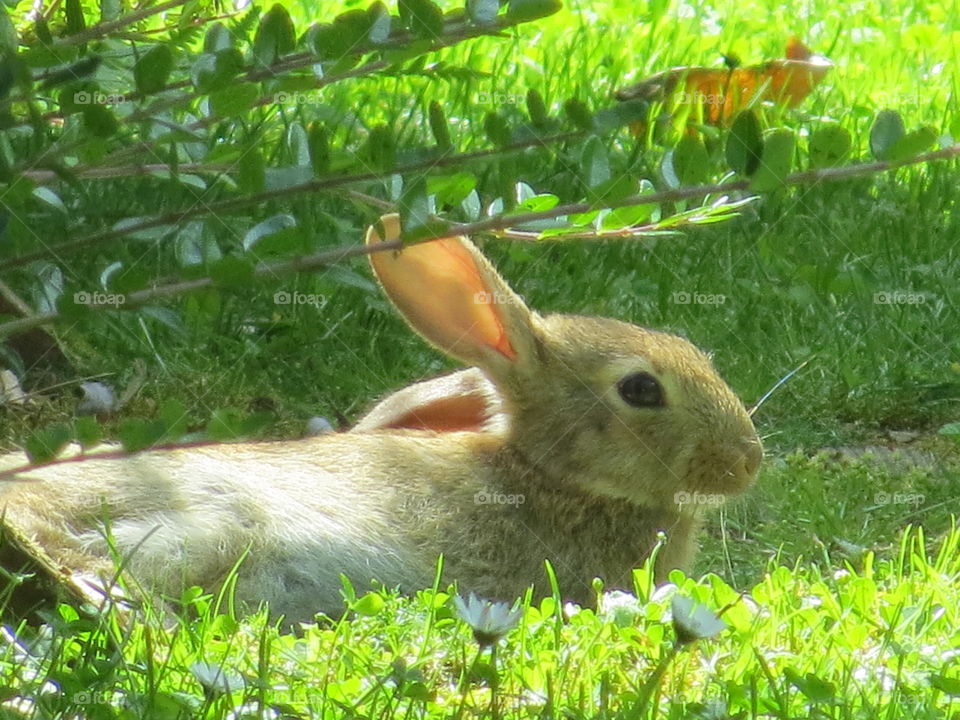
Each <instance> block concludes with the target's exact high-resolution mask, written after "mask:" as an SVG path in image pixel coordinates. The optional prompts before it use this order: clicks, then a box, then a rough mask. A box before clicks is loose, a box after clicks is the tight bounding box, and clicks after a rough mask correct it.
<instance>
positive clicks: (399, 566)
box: [0, 430, 695, 621]
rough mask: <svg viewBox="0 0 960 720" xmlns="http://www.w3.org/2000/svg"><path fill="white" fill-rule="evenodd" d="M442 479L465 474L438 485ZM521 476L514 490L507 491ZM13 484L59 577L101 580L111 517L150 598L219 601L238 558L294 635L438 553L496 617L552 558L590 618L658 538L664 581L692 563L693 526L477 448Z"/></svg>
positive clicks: (175, 463)
mask: <svg viewBox="0 0 960 720" xmlns="http://www.w3.org/2000/svg"><path fill="white" fill-rule="evenodd" d="M294 451H295V454H294ZM384 467H390V468H391V472H390V473H389V474H386V473H384V472H383V468H384ZM451 467H455V468H458V469H459V471H460V472H459V474H457V475H450V474H445V475H443V476H442V479H437V478H439V477H441V476H440V475H439V470H441V469H443V470H444V471H449V469H450V468H451ZM407 469H408V470H407ZM498 471H499V472H498ZM517 473H520V474H521V475H522V476H523V477H524V478H525V480H524V483H523V484H522V485H520V486H519V487H518V486H517V485H516V483H514V482H512V478H514V477H516V476H517ZM398 477H399V478H403V479H404V480H403V482H402V483H398V482H397V478H398ZM21 478H22V479H23V480H27V481H28V482H25V483H10V484H8V485H6V486H5V487H4V488H3V491H2V493H0V502H2V503H3V504H4V505H5V506H6V513H7V515H6V518H5V519H6V521H7V522H10V523H13V524H15V525H16V526H17V527H18V528H19V529H20V530H21V531H24V532H26V533H28V534H29V535H32V536H33V537H34V538H35V539H36V540H37V542H38V544H39V545H41V546H42V547H44V548H45V549H46V550H47V551H48V552H49V553H50V555H51V556H52V558H53V559H54V560H55V561H56V562H58V563H61V564H63V565H65V566H67V567H70V568H73V569H76V570H80V571H85V572H87V573H96V574H99V575H101V576H104V577H109V576H110V574H111V573H112V571H113V564H112V562H111V561H110V560H109V558H110V557H111V552H110V550H109V549H108V545H107V540H106V539H105V536H104V526H103V523H102V522H101V520H102V519H103V518H109V534H110V536H111V538H112V542H113V543H114V545H115V549H116V554H117V555H118V556H120V557H129V560H128V561H127V562H128V564H127V567H128V569H129V571H130V572H131V574H132V575H133V577H135V578H137V579H138V581H140V582H141V583H143V585H144V587H145V588H146V589H149V590H154V591H157V592H160V593H162V594H165V595H168V596H171V597H174V598H175V597H179V595H180V593H181V591H182V590H183V589H184V588H185V587H189V586H191V585H201V586H204V587H215V586H217V585H218V584H219V583H220V582H222V581H223V580H224V579H225V577H226V574H227V573H228V572H229V571H230V570H231V568H232V567H233V565H234V564H235V563H236V562H237V561H238V560H239V559H240V558H241V557H242V556H243V555H244V553H247V554H248V555H247V557H246V558H245V559H244V562H243V565H242V571H241V572H240V574H239V577H238V582H237V597H238V600H240V601H241V602H242V603H243V604H244V605H246V606H247V607H255V606H256V605H257V603H259V602H261V601H268V602H269V603H270V607H271V608H272V609H273V611H274V612H276V613H278V614H284V615H286V616H287V618H288V619H290V620H291V621H297V620H303V621H306V620H308V619H309V618H310V617H312V615H313V614H314V613H315V612H317V611H321V610H324V611H327V612H330V613H334V612H336V611H337V609H338V608H340V607H341V606H342V599H341V596H340V582H339V575H340V573H343V574H344V575H346V576H347V577H349V578H350V579H351V580H352V581H353V582H354V583H356V585H357V586H358V588H365V587H368V586H369V585H370V583H371V581H373V580H376V581H378V582H380V583H383V584H384V585H386V586H388V587H393V586H400V587H401V588H402V589H403V590H406V591H412V590H415V589H418V588H423V587H427V586H429V585H430V583H431V582H432V580H433V575H434V570H435V568H434V562H435V559H436V556H437V554H439V553H443V554H444V556H445V577H448V578H450V579H454V578H455V579H457V581H458V582H459V584H460V586H461V588H462V589H463V591H473V592H476V593H478V594H480V595H483V596H486V597H491V598H503V599H507V600H509V599H513V598H514V597H517V596H519V595H521V594H522V593H523V592H524V590H525V588H526V587H527V586H528V585H531V584H536V586H537V591H538V592H541V593H542V592H544V591H546V590H547V588H546V576H545V574H544V570H543V561H544V559H548V560H550V561H551V563H552V564H553V566H554V569H555V570H556V573H557V576H558V579H559V582H560V585H561V587H562V588H563V589H564V591H565V593H566V594H567V595H568V596H569V597H570V598H571V599H573V600H577V601H581V602H587V601H589V599H590V596H591V590H590V581H591V579H592V578H593V577H595V576H600V577H603V578H605V579H606V580H607V582H608V585H609V586H610V587H621V588H629V587H630V585H629V582H630V571H631V569H632V568H634V567H636V566H637V565H638V564H641V563H642V561H643V559H644V558H645V557H646V555H647V554H648V553H649V551H650V549H651V548H652V547H653V545H654V543H655V541H656V534H657V532H658V531H659V530H664V531H666V532H667V533H668V537H669V538H670V542H669V543H668V545H667V546H666V547H665V548H664V549H663V553H662V555H661V559H660V561H661V566H662V567H664V568H667V569H669V568H672V567H685V566H686V565H687V562H688V561H689V559H690V556H691V555H692V552H693V543H692V539H693V537H694V528H693V524H694V523H695V519H694V516H693V515H690V514H681V513H678V512H677V511H676V508H673V509H671V508H669V507H666V508H644V507H639V506H637V505H636V504H634V503H631V502H628V501H626V500H618V499H613V498H603V497H598V496H595V495H593V494H591V493H589V492H586V491H584V490H581V489H579V488H577V487H575V486H571V485H570V484H569V483H567V482H565V481H564V480H562V479H559V482H558V479H557V478H551V477H549V476H546V475H542V474H540V473H539V472H538V468H536V467H534V466H533V465H532V464H531V463H530V462H529V461H528V460H526V459H525V458H523V457H522V456H521V455H519V453H516V452H515V451H514V450H513V449H509V450H508V449H505V448H504V447H502V446H500V444H499V441H498V439H497V438H496V437H492V436H489V435H485V434H482V433H451V434H447V435H443V436H439V437H438V436H437V435H435V434H433V433H430V432H422V431H413V430H408V431H404V430H400V431H389V432H387V431H385V432H379V433H373V434H370V435H368V436H366V437H364V438H363V439H362V440H359V441H358V438H355V437H352V436H349V435H329V436H325V437H320V438H309V439H305V440H300V441H295V442H282V443H281V442H276V443H255V444H231V445H225V446H213V447H197V448H188V449H183V450H174V451H164V452H157V453H144V454H142V455H139V456H136V457H131V458H125V459H123V460H117V459H105V460H87V461H83V462H80V463H72V464H66V465H62V466H56V467H50V468H36V469H33V470H30V471H29V472H27V473H24V474H23V475H22V476H21ZM507 478H511V479H507ZM545 507H546V508H549V510H548V511H547V512H544V511H543V509H544V508H545Z"/></svg>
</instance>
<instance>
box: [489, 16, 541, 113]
mask: <svg viewBox="0 0 960 720" xmlns="http://www.w3.org/2000/svg"><path fill="white" fill-rule="evenodd" d="M494 4H496V3H494ZM527 113H528V114H529V115H530V123H531V124H532V125H533V126H534V127H535V128H538V129H540V130H542V129H544V128H545V127H546V126H547V124H548V122H549V120H550V118H549V116H548V115H547V106H546V103H544V102H543V96H542V95H541V94H540V93H538V92H537V91H536V90H535V89H534V88H530V89H529V90H527Z"/></svg>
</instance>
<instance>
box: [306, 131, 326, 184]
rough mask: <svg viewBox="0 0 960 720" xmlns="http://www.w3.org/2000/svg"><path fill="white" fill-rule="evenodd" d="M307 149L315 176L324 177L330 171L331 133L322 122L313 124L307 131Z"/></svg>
mask: <svg viewBox="0 0 960 720" xmlns="http://www.w3.org/2000/svg"><path fill="white" fill-rule="evenodd" d="M307 149H308V150H309V152H310V165H311V167H312V168H313V173H314V175H323V174H325V173H326V172H327V171H328V170H329V169H330V132H329V131H328V130H327V126H326V125H324V124H323V123H321V122H316V121H314V122H312V123H310V127H309V128H308V129H307Z"/></svg>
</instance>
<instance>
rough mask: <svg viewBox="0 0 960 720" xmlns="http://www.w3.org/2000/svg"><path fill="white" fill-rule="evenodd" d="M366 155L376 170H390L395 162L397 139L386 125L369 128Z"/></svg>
mask: <svg viewBox="0 0 960 720" xmlns="http://www.w3.org/2000/svg"><path fill="white" fill-rule="evenodd" d="M366 157H367V160H368V162H369V163H370V164H371V165H372V166H373V167H374V168H376V169H377V170H383V171H386V170H392V169H393V167H394V166H395V165H396V164H397V141H396V138H395V137H394V135H393V130H391V129H390V128H389V127H387V126H386V125H378V126H376V127H374V128H370V135H369V136H368V137H367V146H366Z"/></svg>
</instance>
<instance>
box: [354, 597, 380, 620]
mask: <svg viewBox="0 0 960 720" xmlns="http://www.w3.org/2000/svg"><path fill="white" fill-rule="evenodd" d="M384 604H385V603H384V602H383V598H382V597H381V596H380V595H379V593H375V592H369V593H367V594H366V595H364V596H363V597H362V598H360V599H359V600H357V602H355V603H354V604H353V606H352V610H353V611H354V612H355V613H357V615H365V616H367V617H373V616H374V615H378V614H379V613H380V611H381V610H383V607H384Z"/></svg>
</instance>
